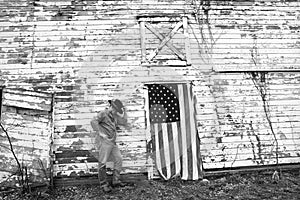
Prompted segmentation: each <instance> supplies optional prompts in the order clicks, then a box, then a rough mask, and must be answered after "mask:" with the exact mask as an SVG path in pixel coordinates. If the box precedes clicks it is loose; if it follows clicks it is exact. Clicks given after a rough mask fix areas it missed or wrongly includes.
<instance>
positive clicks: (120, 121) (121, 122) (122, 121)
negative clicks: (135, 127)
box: [117, 108, 131, 130]
mask: <svg viewBox="0 0 300 200" xmlns="http://www.w3.org/2000/svg"><path fill="white" fill-rule="evenodd" d="M123 112H124V114H123V115H122V116H121V115H118V116H117V125H118V126H123V127H124V128H125V129H126V130H131V125H130V124H129V123H128V116H127V112H126V110H125V108H123Z"/></svg>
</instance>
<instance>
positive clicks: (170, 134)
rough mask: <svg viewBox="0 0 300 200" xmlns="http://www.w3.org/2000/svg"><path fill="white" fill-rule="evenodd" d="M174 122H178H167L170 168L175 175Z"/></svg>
mask: <svg viewBox="0 0 300 200" xmlns="http://www.w3.org/2000/svg"><path fill="white" fill-rule="evenodd" d="M173 124H176V122H171V123H167V127H168V128H167V130H168V145H169V153H170V170H171V175H172V176H173V175H174V174H176V169H175V154H174V150H175V148H174V138H173V132H174V130H173Z"/></svg>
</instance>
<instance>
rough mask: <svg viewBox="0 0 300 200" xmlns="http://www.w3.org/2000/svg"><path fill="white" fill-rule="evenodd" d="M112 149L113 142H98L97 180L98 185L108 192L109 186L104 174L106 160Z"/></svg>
mask: <svg viewBox="0 0 300 200" xmlns="http://www.w3.org/2000/svg"><path fill="white" fill-rule="evenodd" d="M112 149H113V144H111V143H109V142H107V141H105V140H102V141H100V144H99V156H98V180H99V184H100V186H101V187H102V188H103V190H104V192H110V191H111V187H110V186H109V182H108V180H107V175H106V162H107V160H108V158H109V157H110V155H111V153H112Z"/></svg>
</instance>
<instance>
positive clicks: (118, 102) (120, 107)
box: [108, 99, 124, 114]
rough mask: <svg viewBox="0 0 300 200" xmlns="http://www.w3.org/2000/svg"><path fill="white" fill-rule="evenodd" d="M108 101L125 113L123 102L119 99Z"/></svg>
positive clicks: (118, 110) (119, 111) (117, 109)
mask: <svg viewBox="0 0 300 200" xmlns="http://www.w3.org/2000/svg"><path fill="white" fill-rule="evenodd" d="M108 103H109V104H110V105H111V106H112V107H113V108H114V109H115V110H116V111H117V112H118V113H120V114H123V109H122V108H124V106H123V103H122V102H121V101H120V100H119V99H114V100H108Z"/></svg>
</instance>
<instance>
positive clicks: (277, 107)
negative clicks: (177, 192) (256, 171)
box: [196, 72, 300, 169]
mask: <svg viewBox="0 0 300 200" xmlns="http://www.w3.org/2000/svg"><path fill="white" fill-rule="evenodd" d="M299 76H300V74H299V73H294V72H290V73H287V72H272V73H268V74H266V77H265V78H266V79H265V86H266V104H265V105H264V104H263V101H262V96H261V93H260V92H259V90H258V89H257V88H256V87H255V85H254V82H253V78H252V76H251V74H250V73H240V74H236V73H230V74H216V75H215V76H214V79H213V85H212V86H211V90H212V91H213V94H214V95H215V96H214V97H213V98H210V99H207V98H206V97H203V96H202V94H201V92H196V95H201V96H200V99H203V100H204V99H207V100H206V101H205V100H204V101H205V102H202V103H201V104H200V105H198V111H199V112H198V113H199V114H200V115H199V116H198V117H199V123H200V126H199V132H200V134H201V137H202V146H201V147H202V155H203V159H204V167H205V168H206V169H207V168H222V167H223V168H230V167H246V166H254V165H275V164H277V162H278V163H279V164H282V163H299V155H300V152H299V151H300V146H299V144H300V143H299V139H300V136H299V126H300V121H299V120H300V117H299V115H300V108H299V105H300V104H299V102H300V99H299V98H300V97H299V91H298V89H297V88H299V83H298V81H299ZM287 77H289V78H287ZM283 82H284V84H283ZM198 93H199V94H198ZM264 106H265V109H264ZM209 107H212V108H214V109H215V112H214V113H212V115H207V113H208V112H207V109H209ZM213 115H214V118H212V117H211V116H213ZM266 115H268V117H269V119H270V121H271V125H270V123H269V122H268V120H267V119H268V118H267V117H266ZM271 126H272V127H271ZM272 129H273V132H272ZM277 143H278V146H277ZM276 157H277V158H278V160H277V159H276Z"/></svg>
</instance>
